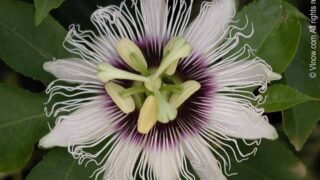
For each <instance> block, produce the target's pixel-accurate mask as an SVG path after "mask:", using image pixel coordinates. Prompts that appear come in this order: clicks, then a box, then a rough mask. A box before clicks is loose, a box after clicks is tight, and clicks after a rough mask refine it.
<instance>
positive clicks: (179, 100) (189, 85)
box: [169, 80, 201, 108]
mask: <svg viewBox="0 0 320 180" xmlns="http://www.w3.org/2000/svg"><path fill="white" fill-rule="evenodd" d="M182 87H183V91H182V92H180V93H173V94H172V96H171V98H170V100H169V104H170V105H171V106H172V107H174V108H178V107H180V106H181V105H182V104H183V103H184V102H185V101H186V100H187V99H188V98H190V96H192V95H193V94H194V93H195V92H197V91H198V90H199V89H200V88H201V85H200V83H198V82H197V81H192V80H191V81H186V82H184V83H182Z"/></svg>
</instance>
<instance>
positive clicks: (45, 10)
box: [34, 0, 64, 26]
mask: <svg viewBox="0 0 320 180" xmlns="http://www.w3.org/2000/svg"><path fill="white" fill-rule="evenodd" d="M63 1H64V0H34V6H35V8H36V14H35V24H36V26H38V25H39V24H40V23H41V22H42V21H43V19H44V18H46V17H47V16H48V14H49V12H50V11H51V10H52V9H55V8H58V7H59V6H60V5H61V4H62V3H63Z"/></svg>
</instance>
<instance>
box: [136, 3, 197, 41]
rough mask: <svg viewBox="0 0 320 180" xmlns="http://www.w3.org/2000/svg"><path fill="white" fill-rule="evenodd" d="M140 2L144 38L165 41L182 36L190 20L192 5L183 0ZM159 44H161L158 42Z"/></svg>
mask: <svg viewBox="0 0 320 180" xmlns="http://www.w3.org/2000/svg"><path fill="white" fill-rule="evenodd" d="M171 2H172V3H171V4H170V5H169V2H168V1H165V0H141V3H140V4H141V7H140V9H141V12H142V16H143V24H144V27H145V31H146V36H147V37H151V38H160V39H166V38H170V37H173V36H182V34H183V32H184V30H185V28H186V26H187V24H188V22H189V18H190V14H191V9H192V5H188V4H187V2H186V1H185V0H174V1H171ZM160 43H161V42H160Z"/></svg>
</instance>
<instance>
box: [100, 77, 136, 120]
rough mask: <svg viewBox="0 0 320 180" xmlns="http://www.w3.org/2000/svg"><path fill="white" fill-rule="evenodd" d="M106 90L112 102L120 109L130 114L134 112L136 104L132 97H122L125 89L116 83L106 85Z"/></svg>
mask: <svg viewBox="0 0 320 180" xmlns="http://www.w3.org/2000/svg"><path fill="white" fill-rule="evenodd" d="M105 89H106V91H107V93H108V94H109V96H110V97H111V99H112V101H113V102H114V103H115V104H116V105H117V106H118V107H119V109H120V110H121V111H122V112H124V113H126V114H128V113H131V112H133V111H134V109H135V104H134V101H133V98H132V97H131V96H128V97H122V96H121V95H120V94H119V93H120V92H122V91H123V90H125V88H124V87H122V86H120V85H118V84H116V83H114V82H108V83H106V84H105Z"/></svg>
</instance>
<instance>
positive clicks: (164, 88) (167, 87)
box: [160, 84, 183, 93]
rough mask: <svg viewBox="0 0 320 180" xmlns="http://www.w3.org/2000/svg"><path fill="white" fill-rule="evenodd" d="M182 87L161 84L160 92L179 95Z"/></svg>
mask: <svg viewBox="0 0 320 180" xmlns="http://www.w3.org/2000/svg"><path fill="white" fill-rule="evenodd" d="M182 90H183V87H182V86H181V85H180V84H163V85H162V87H161V89H160V91H166V92H176V93H181V92H182Z"/></svg>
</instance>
